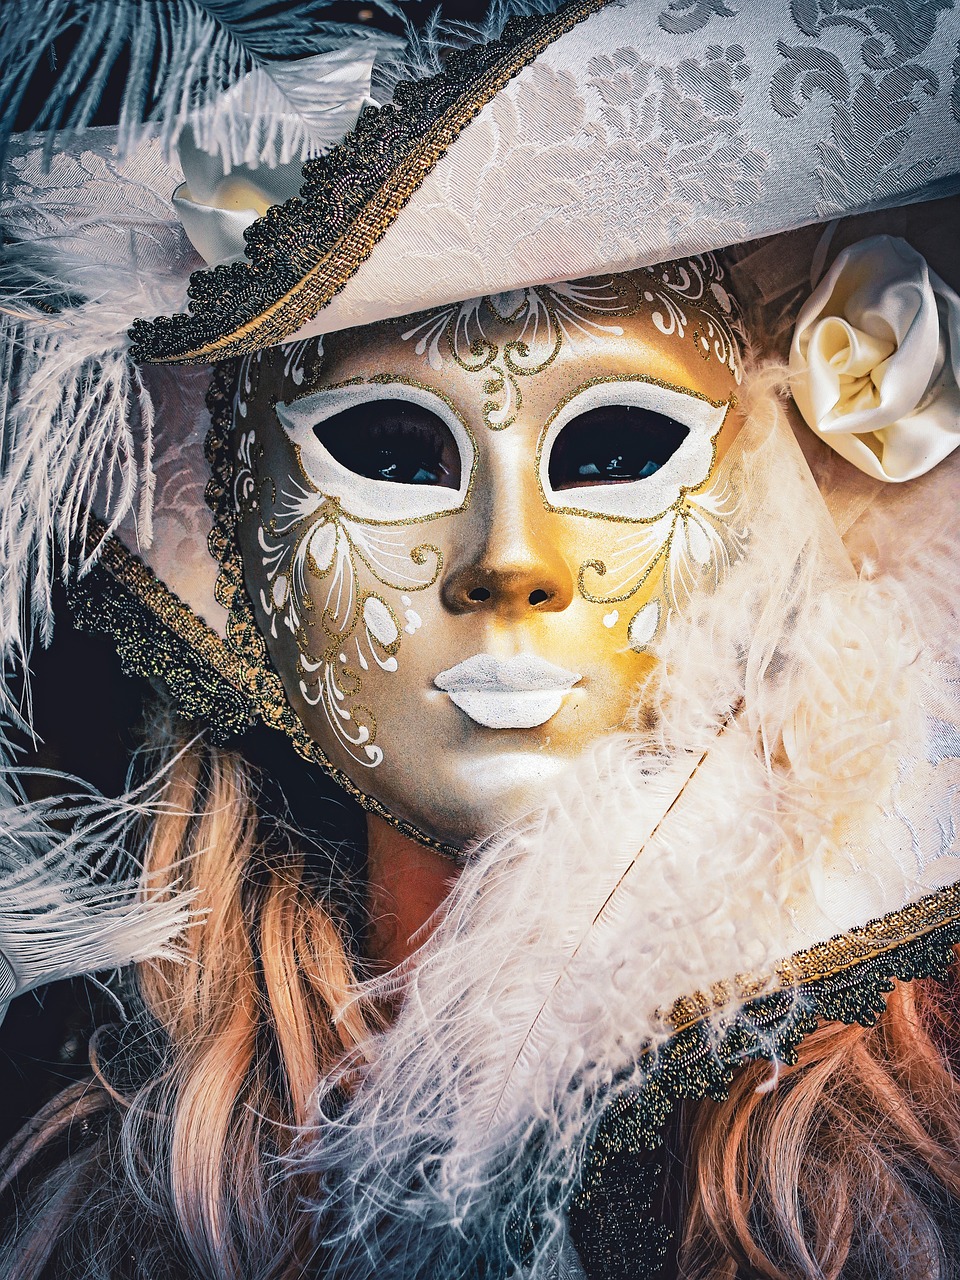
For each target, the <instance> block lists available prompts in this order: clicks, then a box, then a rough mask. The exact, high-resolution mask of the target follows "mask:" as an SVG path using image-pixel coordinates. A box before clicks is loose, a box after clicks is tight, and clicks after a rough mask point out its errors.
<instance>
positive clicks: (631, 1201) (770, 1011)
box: [569, 886, 960, 1280]
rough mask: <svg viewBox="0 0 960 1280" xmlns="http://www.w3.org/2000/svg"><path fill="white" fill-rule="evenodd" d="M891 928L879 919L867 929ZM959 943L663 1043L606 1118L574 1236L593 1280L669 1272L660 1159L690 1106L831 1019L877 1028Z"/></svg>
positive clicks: (890, 957)
mask: <svg viewBox="0 0 960 1280" xmlns="http://www.w3.org/2000/svg"><path fill="white" fill-rule="evenodd" d="M957 897H958V890H957V887H956V886H953V887H951V888H948V889H942V890H939V891H938V892H937V893H934V894H931V895H929V896H928V897H927V898H924V899H922V900H921V901H920V902H919V903H917V904H915V906H914V908H913V909H914V910H917V911H919V912H926V913H927V914H928V915H936V914H939V915H940V916H941V918H942V916H943V915H944V914H945V912H944V904H945V903H946V904H953V900H954V899H956V898H957ZM906 910H908V911H909V910H911V908H907V909H906ZM898 914H900V913H893V917H894V918H895V917H896V916H897V915H898ZM886 919H887V920H889V919H891V917H886ZM883 924H884V922H883V921H874V922H872V924H871V925H867V926H865V931H867V932H872V931H874V930H875V929H879V928H881V927H882V926H883ZM852 932H857V931H852ZM841 940H842V939H841ZM838 941H839V940H838ZM958 943H960V918H951V919H948V920H945V921H944V922H943V923H941V924H939V925H934V926H933V927H932V928H931V929H930V930H929V931H928V932H926V933H924V934H922V935H920V936H916V937H912V938H909V939H907V940H905V941H903V942H901V943H899V944H897V945H892V946H891V947H890V948H889V949H888V950H886V951H884V952H882V953H881V954H878V955H874V956H872V957H870V958H869V959H868V960H865V961H862V962H860V963H858V964H855V965H853V966H851V967H849V968H846V969H844V970H842V971H840V972H838V973H835V974H831V975H829V976H825V977H822V978H819V979H817V980H815V981H813V982H809V983H805V984H803V985H801V986H799V987H795V988H790V989H789V990H783V991H778V992H776V993H774V994H771V995H767V996H761V997H760V998H758V999H755V1000H751V1001H749V1002H748V1003H747V1004H745V1005H743V1006H742V1008H740V1010H739V1011H738V1012H737V1013H736V1014H735V1015H734V1016H733V1017H732V1018H731V1019H730V1020H729V1021H728V1022H727V1023H726V1024H725V1025H724V1023H723V1022H721V1023H719V1024H716V1023H712V1024H708V1023H707V1022H706V1021H705V1020H702V1019H701V1020H700V1021H698V1022H696V1023H694V1024H693V1025H691V1026H687V1027H685V1028H683V1029H682V1030H680V1031H678V1032H676V1033H675V1034H674V1035H673V1036H671V1037H670V1038H669V1039H668V1040H667V1041H666V1043H665V1044H663V1045H661V1046H658V1048H657V1049H656V1052H655V1056H652V1057H651V1062H650V1067H649V1074H648V1076H647V1078H646V1080H645V1081H644V1083H643V1085H642V1086H641V1087H640V1088H639V1089H637V1090H634V1091H632V1092H630V1093H628V1094H625V1095H622V1096H621V1097H620V1098H618V1099H617V1100H616V1101H615V1102H613V1103H612V1104H611V1106H610V1107H609V1108H608V1109H607V1111H606V1112H605V1113H604V1115H603V1116H602V1117H601V1120H600V1122H599V1124H598V1126H597V1130H596V1132H595V1134H594V1135H593V1138H592V1140H591V1143H590V1148H589V1154H588V1156H587V1159H586V1161H585V1164H584V1168H583V1171H582V1174H581V1182H580V1188H579V1190H578V1192H577V1194H576V1196H575V1197H574V1200H573V1203H572V1205H571V1207H570V1210H569V1215H570V1227H571V1234H572V1236H573V1239H574V1243H575V1244H576V1247H577V1251H578V1253H579V1254H580V1257H581V1260H582V1261H583V1264H584V1268H585V1270H586V1272H587V1275H588V1276H589V1277H590V1280H654V1277H656V1276H658V1275H660V1273H661V1269H662V1267H663V1263H664V1259H665V1257H666V1250H667V1245H668V1243H669V1239H670V1231H669V1230H668V1228H667V1227H666V1225H665V1224H664V1223H661V1222H658V1221H656V1219H655V1218H654V1217H651V1213H650V1210H651V1207H652V1206H653V1205H654V1203H655V1198H656V1190H657V1178H658V1177H659V1176H660V1166H659V1163H658V1161H657V1160H656V1159H651V1154H650V1153H651V1152H652V1151H654V1150H656V1148H657V1147H658V1146H659V1145H660V1143H661V1140H662V1135H663V1131H664V1127H665V1125H666V1124H667V1121H668V1119H669V1118H670V1115H671V1113H672V1112H673V1111H674V1109H675V1108H676V1106H677V1105H678V1104H679V1103H680V1102H681V1101H683V1100H697V1099H700V1098H704V1097H711V1098H715V1099H717V1100H720V1099H722V1098H724V1097H725V1096H726V1094H727V1091H728V1089H729V1086H730V1083H731V1081H732V1080H733V1076H734V1073H735V1072H736V1071H737V1070H739V1069H740V1068H742V1067H744V1066H745V1065H746V1064H747V1063H748V1062H752V1061H756V1060H760V1059H768V1060H773V1059H776V1060H777V1061H779V1062H781V1063H783V1064H785V1065H792V1064H794V1063H795V1062H796V1061H797V1050H798V1048H799V1046H800V1043H801V1041H802V1040H803V1038H804V1037H805V1036H807V1035H809V1033H810V1032H811V1031H813V1030H814V1029H815V1028H816V1026H817V1025H818V1023H819V1022H821V1021H830V1022H843V1023H846V1024H848V1025H852V1024H854V1023H859V1024H860V1025H861V1026H864V1027H870V1026H873V1025H874V1024H875V1023H876V1021H877V1019H878V1017H879V1015H880V1014H881V1013H882V1012H883V1009H884V1006H885V1004H886V997H887V995H888V994H889V993H890V992H891V991H892V990H893V987H894V980H895V979H897V980H900V981H903V982H910V981H912V980H913V979H915V978H935V979H937V980H939V981H941V982H942V981H945V980H946V978H947V972H948V970H949V968H950V966H951V964H952V963H953V962H954V961H955V959H956V956H955V953H954V951H953V947H954V946H955V945H956V944H958Z"/></svg>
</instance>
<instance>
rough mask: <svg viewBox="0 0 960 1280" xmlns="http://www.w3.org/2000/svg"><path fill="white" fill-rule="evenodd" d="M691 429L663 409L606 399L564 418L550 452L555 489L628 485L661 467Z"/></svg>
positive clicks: (551, 484)
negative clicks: (657, 409) (592, 407)
mask: <svg viewBox="0 0 960 1280" xmlns="http://www.w3.org/2000/svg"><path fill="white" fill-rule="evenodd" d="M689 434H690V433H689V429H688V428H687V427H685V426H683V425H681V423H679V422H676V421H675V420H674V419H673V418H670V417H667V416H666V414H662V413H656V412H655V411H654V410H652V409H644V408H641V407H639V406H637V405H623V404H610V405H600V406H599V407H598V408H596V409H590V410H589V411H588V412H587V413H582V414H581V415H580V416H579V417H577V418H574V419H573V421H572V422H568V423H567V424H566V426H565V427H563V429H562V430H561V431H560V432H559V434H558V435H557V438H556V440H554V442H553V448H552V449H551V451H550V460H549V470H548V475H549V479H550V486H551V488H552V489H554V490H559V489H576V488H581V487H583V486H584V485H599V484H626V483H628V482H629V481H631V480H645V479H646V478H647V477H648V476H652V475H653V474H654V472H656V471H659V470H660V468H661V467H662V466H663V464H664V463H665V462H667V461H669V459H670V458H672V457H673V455H674V454H675V453H676V451H677V450H678V449H679V448H680V446H681V445H682V444H683V442H684V440H685V439H686V438H687V436H688V435H689Z"/></svg>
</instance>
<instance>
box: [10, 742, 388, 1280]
mask: <svg viewBox="0 0 960 1280" xmlns="http://www.w3.org/2000/svg"><path fill="white" fill-rule="evenodd" d="M169 769H170V777H169V783H168V787H167V792H166V795H165V801H166V804H165V812H164V813H163V814H162V815H161V816H159V817H157V818H156V819H155V820H154V822H153V824H152V829H151V830H150V832H149V835H148V838H147V841H146V849H145V860H144V865H145V873H146V879H147V881H148V882H149V883H150V884H151V885H152V886H153V887H154V888H156V887H157V886H160V885H170V886H173V885H174V884H176V885H178V886H181V887H185V888H187V889H192V890H194V891H195V893H196V898H195V904H194V905H195V907H196V909H197V911H198V912H199V913H201V914H199V915H198V919H197V923H196V924H195V925H194V926H193V927H192V928H191V929H189V930H187V932H186V934H185V936H184V939H183V944H182V948H181V957H180V962H179V963H171V962H167V963H154V964H148V965H143V966H140V968H139V972H138V974H137V986H138V995H139V1001H140V1004H141V1009H140V1017H139V1019H138V1020H137V1023H136V1024H135V1026H136V1032H137V1033H138V1034H139V1035H140V1036H141V1037H142V1039H140V1040H139V1041H137V1040H134V1039H133V1037H132V1036H131V1035H130V1033H129V1032H128V1034H127V1035H126V1036H125V1037H124V1039H123V1042H122V1043H121V1045H119V1046H118V1047H117V1048H116V1049H115V1051H114V1052H113V1053H103V1052H102V1050H103V1048H104V1045H103V1044H102V1038H101V1041H100V1042H98V1041H97V1040H95V1042H94V1044H93V1046H92V1049H91V1061H92V1064H93V1070H94V1078H93V1084H92V1086H89V1087H79V1088H75V1089H73V1090H68V1091H66V1093H65V1094H63V1095H61V1097H60V1098H59V1099H57V1100H56V1101H55V1102H54V1103H53V1104H51V1106H50V1107H49V1108H48V1109H47V1111H46V1112H45V1113H42V1114H41V1116H40V1117H38V1119H37V1121H36V1122H34V1124H33V1125H32V1126H30V1127H29V1129H28V1130H27V1131H25V1132H24V1133H23V1134H21V1135H20V1136H19V1138H18V1139H17V1140H15V1142H14V1144H13V1145H12V1147H11V1148H10V1149H9V1150H8V1155H7V1170H6V1178H7V1182H9V1181H10V1180H11V1179H12V1178H15V1177H17V1175H18V1174H20V1173H21V1172H22V1171H23V1170H24V1169H25V1168H26V1166H27V1164H28V1162H29V1161H31V1160H32V1159H33V1158H34V1157H35V1156H36V1155H37V1154H38V1152H39V1151H40V1150H41V1149H42V1148H50V1147H51V1146H53V1145H55V1144H56V1142H57V1140H58V1139H60V1140H62V1139H63V1138H64V1137H66V1136H69V1135H71V1134H72V1136H73V1137H74V1139H75V1138H76V1136H77V1135H78V1134H79V1135H80V1136H88V1137H89V1136H90V1135H93V1136H94V1137H95V1140H94V1141H93V1142H88V1143H87V1145H86V1150H85V1151H84V1152H82V1153H79V1152H78V1153H73V1152H71V1153H70V1156H69V1158H68V1159H67V1160H66V1161H64V1163H63V1164H61V1166H60V1169H59V1170H58V1171H57V1174H56V1175H55V1178H54V1179H53V1182H54V1183H56V1187H55V1188H54V1187H53V1186H52V1184H47V1185H45V1187H44V1190H43V1201H44V1203H43V1206H42V1208H41V1210H40V1211H39V1214H38V1216H37V1217H36V1219H35V1221H34V1223H33V1224H32V1226H31V1229H30V1232H29V1235H28V1236H27V1237H26V1238H25V1239H24V1240H21V1242H20V1244H19V1247H17V1248H15V1249H14V1250H13V1256H10V1257H8V1258H7V1259H5V1261H6V1267H5V1269H3V1274H4V1275H5V1276H6V1277H8V1280H15V1278H16V1280H21V1278H22V1280H26V1278H27V1277H33V1276H39V1275H41V1274H43V1273H44V1267H45V1265H46V1264H47V1263H48V1262H53V1260H54V1259H56V1263H55V1265H54V1274H58V1275H60V1274H70V1275H78V1276H79V1275H84V1274H88V1272H87V1269H86V1267H87V1266H89V1262H90V1259H92V1258H95V1259H96V1263H97V1266H98V1267H99V1270H96V1271H94V1274H97V1275H100V1274H103V1275H104V1276H107V1275H114V1274H123V1275H127V1274H129V1273H130V1270H131V1268H130V1261H129V1258H127V1257H124V1254H125V1253H129V1251H130V1250H133V1251H134V1252H135V1253H136V1254H138V1255H140V1256H139V1263H138V1265H139V1270H134V1274H140V1273H141V1272H142V1274H143V1275H145V1276H147V1275H149V1276H151V1277H155V1276H161V1275H165V1274H167V1273H168V1269H169V1268H171V1265H172V1274H175V1275H182V1274H183V1273H184V1271H187V1272H188V1273H191V1274H192V1273H197V1274H200V1275H202V1276H204V1277H211V1278H212V1277H230V1278H231V1280H241V1277H242V1278H243V1280H251V1278H252V1277H254V1276H256V1277H260V1276H263V1277H267V1276H269V1277H271V1278H273V1277H276V1278H277V1280H279V1278H280V1277H287V1276H289V1277H294V1276H296V1277H299V1276H300V1275H301V1274H302V1269H303V1264H304V1262H305V1260H306V1256H307V1255H308V1254H309V1250H310V1245H309V1239H308V1233H307V1231H306V1230H305V1224H306V1217H305V1215H304V1214H303V1213H302V1209H301V1205H300V1200H301V1198H302V1196H303V1195H304V1194H306V1193H308V1192H309V1187H307V1186H305V1185H304V1181H303V1179H302V1178H298V1177H297V1176H296V1175H294V1176H292V1177H287V1176H283V1175H282V1172H281V1170H280V1168H279V1167H278V1163H277V1158H278V1157H282V1156H283V1155H284V1154H285V1153H286V1151H287V1150H288V1149H289V1147H290V1145H291V1142H292V1140H293V1136H294V1134H293V1128H294V1126H297V1125H302V1124H305V1123H306V1122H307V1121H308V1118H309V1106H310V1099H311V1097H312V1095H313V1092H314V1090H315V1088H316V1086H317V1083H318V1080H319V1078H320V1076H321V1075H322V1074H323V1073H324V1072H326V1071H327V1070H328V1069H329V1068H330V1067H332V1066H333V1064H334V1063H335V1062H336V1061H337V1060H338V1059H339V1058H340V1057H341V1056H342V1055H343V1054H344V1053H345V1051H347V1050H349V1049H351V1048H353V1047H354V1046H356V1045H357V1044H359V1043H360V1042H361V1041H362V1040H363V1039H364V1038H365V1036H366V1035H367V1033H368V1027H369V1022H370V1020H371V1018H372V1014H371V1012H370V1011H369V1010H365V1009H364V1008H363V1007H362V1006H361V1005H359V1004H358V1003H356V1002H355V1001H354V1000H353V999H352V997H351V994H350V986H351V983H352V981H353V973H352V968H351V963H350V960H349V958H348V955H347V952H346V949H345V947H344V943H343V940H342V937H341V930H340V929H339V928H338V926H337V924H336V923H335V922H334V919H333V917H332V915H331V913H330V911H329V910H328V909H327V907H326V906H325V905H324V903H323V902H322V901H321V900H320V896H319V894H318V892H317V888H316V885H311V883H310V877H309V875H308V874H307V868H306V866H305V858H304V854H303V852H302V851H300V850H298V849H297V848H296V846H295V845H294V844H293V843H292V842H291V841H289V840H287V839H285V838H284V835H283V832H282V830H280V829H273V830H272V831H268V832H266V833H265V831H264V829H263V824H262V823H261V822H260V821H259V820H258V812H257V806H256V803H255V796H254V787H253V783H252V779H251V771H250V769H249V766H248V765H247V764H246V762H245V761H244V760H243V758H242V757H240V756H238V755H236V754H233V753H230V752H225V751H221V750H218V749H216V748H204V747H202V746H199V745H194V746H191V747H189V748H187V749H181V750H178V751H176V752H175V754H174V758H173V761H172V763H171V764H170V765H169ZM115 1062H116V1064H117V1066H118V1067H119V1071H118V1070H117V1069H116V1068H115V1066H114V1063H115ZM120 1073H122V1074H123V1075H126V1076H128V1077H129V1078H128V1079H125V1080H124V1079H118V1075H119V1074H120ZM138 1076H139V1077H140V1078H137V1077H138ZM58 1237H61V1238H60V1239H58ZM151 1240H152V1241H153V1244H152V1245H151V1243H150V1242H151ZM144 1242H146V1243H144ZM171 1247H172V1250H173V1253H172V1256H171V1253H170V1250H171ZM178 1268H179V1269H178Z"/></svg>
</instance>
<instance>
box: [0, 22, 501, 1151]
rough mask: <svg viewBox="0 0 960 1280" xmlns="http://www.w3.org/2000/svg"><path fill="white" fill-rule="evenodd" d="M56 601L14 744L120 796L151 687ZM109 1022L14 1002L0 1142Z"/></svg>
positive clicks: (77, 1003) (62, 42)
mask: <svg viewBox="0 0 960 1280" xmlns="http://www.w3.org/2000/svg"><path fill="white" fill-rule="evenodd" d="M0 2H2V0H0ZM42 2H43V0H37V3H42ZM134 2H136V0H134ZM283 7H284V5H283V4H282V3H281V4H278V5H277V8H278V9H282V8H283ZM291 7H293V6H291ZM485 7H486V6H485V5H483V4H479V3H477V0H446V3H444V5H443V7H442V13H443V15H444V17H447V18H451V19H456V20H463V21H475V20H477V19H478V18H480V17H481V16H482V14H483V12H484V10H485ZM404 10H405V12H406V14H407V15H408V18H409V20H410V22H412V23H413V24H415V25H416V26H422V25H423V24H424V23H425V22H426V21H427V20H428V19H429V18H430V16H431V14H432V13H433V12H434V6H433V5H431V4H429V3H423V2H420V0H407V3H405V4H404ZM324 18H325V19H326V20H328V21H331V22H348V23H369V24H370V25H372V26H375V27H379V28H380V29H382V30H385V31H389V32H391V33H394V34H399V33H400V32H401V31H402V23H401V22H400V21H398V20H397V19H394V18H391V17H387V16H385V15H384V14H383V13H381V12H380V11H379V10H377V9H376V8H375V7H374V6H373V5H370V4H356V3H345V2H344V0H335V2H334V3H332V4H330V5H329V7H328V8H327V10H326V11H325V12H324ZM78 34H79V31H78V30H75V31H70V32H67V33H66V34H65V35H64V36H63V37H61V38H60V39H58V40H57V42H56V44H55V47H54V49H53V50H52V52H51V54H50V55H49V56H48V57H46V58H45V59H43V60H42V61H41V63H40V64H39V66H38V69H37V71H36V73H35V74H34V75H33V76H32V78H31V80H30V84H29V86H28V90H27V94H26V97H25V100H24V104H23V108H22V110H21V112H20V114H19V117H18V120H17V128H18V129H21V130H23V129H29V128H30V127H31V126H32V125H33V123H34V121H35V119H36V118H37V116H38V115H39V113H40V111H41V110H42V107H43V103H44V97H45V93H46V90H47V87H48V86H49V83H50V77H51V76H52V75H54V74H55V68H56V67H57V66H60V67H62V66H64V65H65V60H66V59H67V58H69V55H70V52H71V49H72V47H73V44H74V43H75V41H76V38H77V35H78ZM124 75H125V63H124V60H123V58H122V57H121V58H120V59H119V60H118V63H117V65H116V67H115V68H114V70H113V72H112V74H111V75H110V77H109V79H108V81H107V83H106V86H105V89H104V94H103V97H102V99H101V102H100V106H99V108H98V110H97V112H96V115H95V116H94V118H93V120H92V123H93V124H95V125H109V124H114V123H116V121H117V117H118V114H119V105H120V97H121V94H122V90H123V83H124ZM56 604H57V609H56V614H57V623H56V628H55V632H54V638H53V643H52V645H51V646H50V648H49V649H42V648H40V647H39V645H38V646H37V648H36V649H35V651H34V653H33V654H32V656H31V660H30V668H31V673H32V678H31V686H32V696H33V710H34V714H33V723H34V728H35V732H36V739H37V740H36V742H35V743H29V742H23V743H22V744H21V745H22V748H23V752H24V754H23V757H22V763H24V764H27V765H36V766H38V767H41V768H48V769H56V770H60V771H63V772H65V773H72V774H76V775H77V776H79V777H82V778H84V779H85V780H86V781H88V782H90V783H92V784H93V785H95V786H96V787H97V788H99V789H100V790H101V791H103V792H104V793H105V794H107V795H118V794H120V793H121V792H122V791H123V790H124V786H125V780H126V775H127V769H128V767H129V763H130V756H131V752H132V751H133V749H134V748H135V746H136V745H137V743H138V741H139V738H140V730H139V726H140V724H141V721H142V718H143V709H144V702H145V699H146V698H149V694H150V690H149V688H148V687H147V686H146V685H145V684H143V683H142V682H141V681H138V680H132V679H129V678H127V677H125V676H124V675H123V674H122V672H121V671H120V664H119V661H118V659H117V656H116V653H115V652H114V650H113V648H112V646H111V644H110V642H109V640H107V639H106V638H105V637H103V636H91V635H86V634H83V633H81V632H79V631H77V630H76V629H75V628H74V626H73V623H72V620H71V616H70V611H69V607H68V605H67V603H66V599H65V597H64V595H63V593H62V592H61V593H59V594H58V597H57V601H56ZM49 785H50V784H49V782H44V781H43V780H42V779H39V778H38V779H37V780H35V781H34V782H33V783H32V784H31V785H30V787H29V790H30V792H31V794H34V795H36V794H39V793H40V792H41V791H42V790H44V789H47V788H49ZM115 1017H116V1007H115V1005H114V1003H113V1000H112V999H111V998H110V996H109V994H108V993H107V992H106V991H104V990H103V989H101V988H99V987H98V986H97V985H96V984H94V983H91V982H87V981H84V980H76V981H73V982H59V983H54V984H51V985H49V986H47V987H43V988H40V989H38V990H37V991H35V992H32V993H30V994H29V995H26V996H22V997H20V998H19V999H16V1000H14V1001H13V1003H12V1005H11V1006H10V1009H9V1011H8V1013H7V1016H6V1019H5V1020H4V1022H3V1025H2V1027H0V1145H2V1144H3V1143H4V1142H5V1141H6V1140H7V1139H8V1138H9V1137H11V1136H12V1134H13V1133H15V1132H16V1130H17V1129H19V1128H20V1126H21V1125H22V1124H23V1123H24V1122H25V1121H26V1120H27V1119H29V1118H30V1117H31V1116H32V1115H34V1114H35V1113H36V1111H37V1110H38V1109H39V1107H40V1106H42V1105H43V1103H44V1102H46V1101H47V1100H48V1099H49V1098H51V1097H52V1096H53V1095H54V1094H55V1093H57V1092H58V1091H59V1089H61V1088H62V1087H64V1085H66V1084H68V1083H70V1082H71V1081H74V1080H77V1079H81V1078H82V1077H83V1076H85V1075H86V1074H87V1072H88V1070H89V1068H88V1065H87V1042H88V1040H89V1037H90V1034H91V1032H92V1030H93V1029H94V1027H96V1026H97V1025H99V1024H100V1023H102V1022H104V1021H111V1020H112V1019H113V1018H115Z"/></svg>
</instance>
